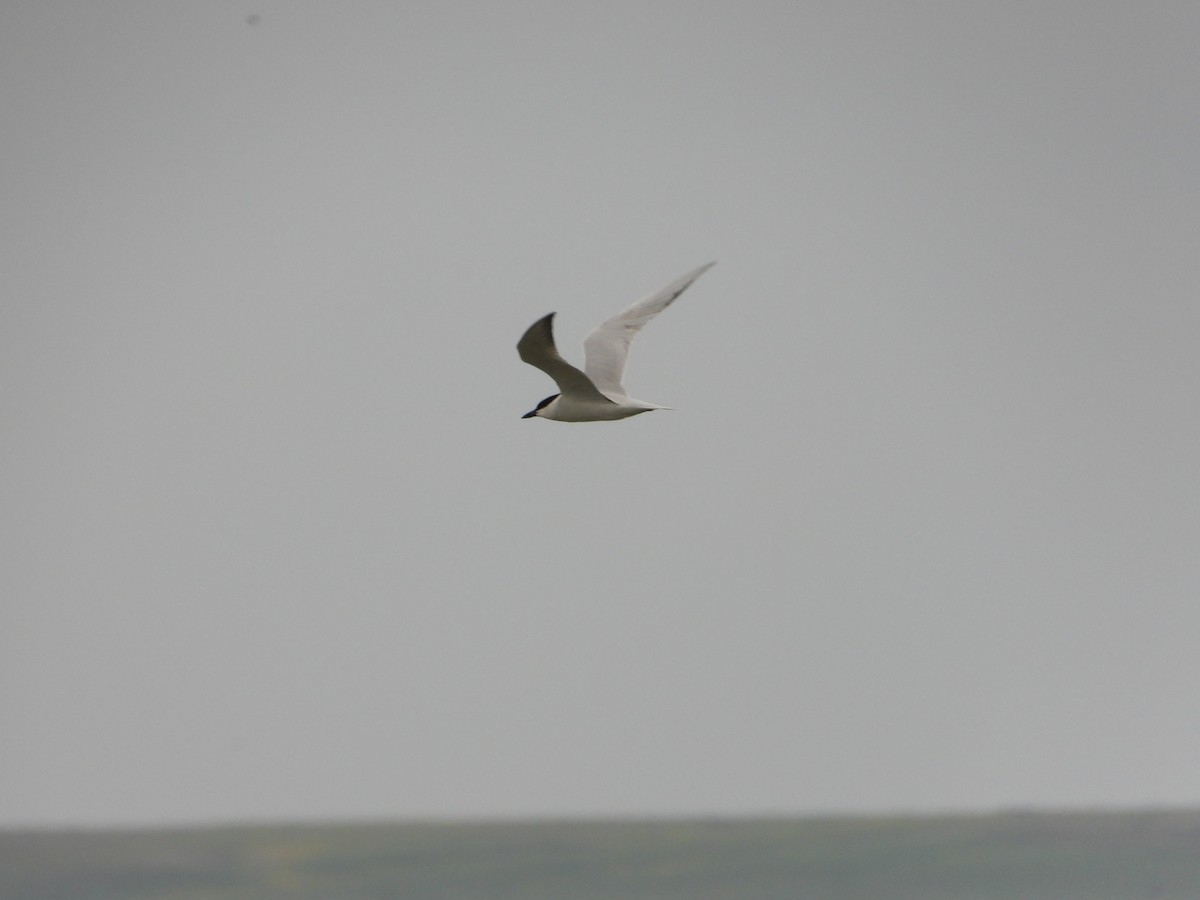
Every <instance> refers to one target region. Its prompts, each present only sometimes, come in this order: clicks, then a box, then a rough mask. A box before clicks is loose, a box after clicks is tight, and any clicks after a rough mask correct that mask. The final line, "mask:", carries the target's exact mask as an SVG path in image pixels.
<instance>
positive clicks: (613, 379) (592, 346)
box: [583, 262, 716, 397]
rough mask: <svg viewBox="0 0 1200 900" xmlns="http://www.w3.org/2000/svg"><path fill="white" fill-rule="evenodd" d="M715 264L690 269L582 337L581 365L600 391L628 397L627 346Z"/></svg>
mask: <svg viewBox="0 0 1200 900" xmlns="http://www.w3.org/2000/svg"><path fill="white" fill-rule="evenodd" d="M715 265H716V263H715V262H710V263H706V264H704V265H703V266H700V267H699V268H698V269H692V271H690V272H688V273H687V274H686V275H684V276H682V277H681V278H677V279H676V280H675V281H672V282H671V283H670V284H668V285H667V286H666V287H665V288H663V289H662V290H661V291H655V292H654V293H653V294H651V295H650V296H649V297H645V298H644V299H642V300H639V301H638V302H637V303H635V304H633V306H630V307H629V308H628V309H624V310H622V311H621V312H619V313H617V314H616V315H615V316H613V317H612V318H611V319H609V320H608V321H606V322H604V323H603V324H601V325H600V326H599V327H598V328H596V330H595V331H593V332H592V333H591V334H589V335H588V336H587V337H586V338H584V340H583V352H584V366H583V368H584V371H585V372H586V373H587V377H588V378H590V379H591V380H592V383H593V384H594V385H595V386H596V387H597V388H598V389H599V390H600V391H601V392H603V393H605V394H608V395H610V396H618V397H625V396H628V394H627V392H626V391H625V387H624V386H623V385H622V384H621V378H622V376H623V375H624V373H625V361H626V360H627V359H628V358H629V345H630V344H632V343H633V339H634V338H635V337H637V333H638V332H639V331H641V330H642V327H643V326H644V325H645V324H646V323H647V322H649V321H650V320H651V319H653V318H654V317H655V316H657V315H658V314H659V313H660V312H662V311H663V310H664V309H666V308H667V307H668V306H670V305H671V304H672V303H673V302H674V301H675V298H676V297H678V296H679V295H680V294H682V293H683V292H684V291H686V290H687V289H688V288H689V287H691V284H692V282H693V281H695V280H696V279H697V278H699V277H700V276H701V275H703V274H704V273H705V272H707V271H708V270H709V269H711V268H712V267H713V266H715Z"/></svg>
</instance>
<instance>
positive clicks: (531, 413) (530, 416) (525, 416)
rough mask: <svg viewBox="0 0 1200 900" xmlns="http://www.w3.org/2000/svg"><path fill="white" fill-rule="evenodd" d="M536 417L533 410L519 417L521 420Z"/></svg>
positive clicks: (535, 412) (535, 411)
mask: <svg viewBox="0 0 1200 900" xmlns="http://www.w3.org/2000/svg"><path fill="white" fill-rule="evenodd" d="M536 415H537V410H536V409H535V410H533V411H532V412H527V413H525V415H523V416H521V418H522V419H532V418H533V417H534V416H536Z"/></svg>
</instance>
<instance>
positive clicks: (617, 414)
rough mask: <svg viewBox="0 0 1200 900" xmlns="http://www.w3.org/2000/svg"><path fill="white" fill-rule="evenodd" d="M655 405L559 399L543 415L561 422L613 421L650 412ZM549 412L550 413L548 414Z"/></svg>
mask: <svg viewBox="0 0 1200 900" xmlns="http://www.w3.org/2000/svg"><path fill="white" fill-rule="evenodd" d="M651 409H653V407H650V406H646V407H640V406H631V405H625V404H623V403H595V402H590V401H583V402H581V401H579V400H564V398H562V397H559V398H558V400H557V401H555V402H554V403H553V404H551V407H550V408H547V410H546V412H545V413H543V416H545V418H547V419H556V420H557V421H559V422H611V421H615V420H616V419H628V418H629V417H630V416H636V415H637V414H638V413H643V412H649V410H651ZM547 413H548V415H547Z"/></svg>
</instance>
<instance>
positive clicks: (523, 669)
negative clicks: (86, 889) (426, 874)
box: [0, 0, 1200, 825]
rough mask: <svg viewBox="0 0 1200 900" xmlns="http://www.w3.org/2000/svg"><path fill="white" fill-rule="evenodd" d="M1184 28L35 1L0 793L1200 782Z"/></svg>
mask: <svg viewBox="0 0 1200 900" xmlns="http://www.w3.org/2000/svg"><path fill="white" fill-rule="evenodd" d="M1197 35H1200V5H1197V4H1196V3H1194V2H1191V0H1184V2H1147V3H1127V2H1099V0H1081V2H1049V3H1013V2H994V3H988V2H979V3H960V2H897V3H892V2H869V3H868V2H857V3H856V2H847V0H829V2H806V3H800V2H757V3H740V2H715V0H714V2H699V0H697V2H682V0H657V2H646V0H630V2H623V0H614V2H605V3H592V4H580V3H562V2H559V0H526V2H522V0H517V2H506V3H491V2H440V0H438V2H433V0H431V2H366V0H363V2H344V0H338V2H332V0H329V2H312V0H307V2H305V0H286V2H285V0H264V2H257V3H247V2H232V0H221V2H183V0H176V2H170V0H144V2H122V0H113V2H84V0H80V2H62V0H36V2H35V0H26V2H19V0H7V2H5V3H4V4H3V6H0V121H2V122H3V130H2V131H0V190H2V198H3V201H2V203H0V229H2V233H0V310H2V319H0V404H2V406H0V417H2V422H0V425H2V427H0V453H2V459H0V528H2V529H3V540H2V543H0V554H2V558H0V595H2V599H0V723H2V727H0V824H4V825H29V824H79V823H82V824H113V823H120V824H128V823H157V822H183V821H208V820H226V819H238V820H241V819H255V820H257V819H273V818H294V817H303V818H320V817H336V818H347V817H364V816H370V817H378V816H382V817H415V816H529V815H593V814H600V815H610V814H635V815H636V814H655V815H672V814H708V813H715V814H742V813H763V812H782V813H806V812H818V811H874V810H934V809H988V808H993V807H998V806H1000V807H1004V806H1038V807H1057V806H1096V805H1147V804H1194V803H1200V766H1198V765H1197V760H1198V759H1200V700H1198V699H1197V696H1198V695H1197V687H1198V686H1200V652H1197V635H1198V634H1200V604H1198V602H1197V601H1198V599H1200V411H1198V404H1197V398H1196V394H1197V390H1196V388H1197V381H1198V379H1200V359H1198V357H1200V354H1198V352H1197V336H1198V333H1200V313H1198V305H1197V282H1198V278H1200V228H1198V226H1200V166H1198V162H1197V161H1198V160H1200V115H1197V109H1198V105H1197V104H1198V101H1200V96H1198V91H1197V85H1200V54H1198V53H1197V52H1196V39H1197ZM710 259H717V260H719V265H718V266H717V267H716V268H715V269H713V270H712V271H711V272H709V273H708V274H706V275H705V276H704V277H703V278H702V279H701V280H700V281H699V282H697V283H696V284H695V286H694V287H692V289H691V290H690V291H689V292H688V293H687V294H686V295H685V297H684V298H683V299H682V300H681V301H680V302H679V303H677V304H676V305H674V306H673V307H672V308H671V309H670V310H669V311H668V312H667V313H666V314H664V315H663V316H662V318H660V319H658V320H657V321H655V322H654V323H653V324H652V325H651V326H650V327H648V328H647V329H646V331H645V332H644V333H643V335H642V337H641V338H639V341H638V343H637V345H635V347H634V352H633V355H632V358H631V364H630V369H629V372H628V378H627V384H628V385H629V386H630V388H631V390H632V391H633V393H634V395H635V396H638V397H641V398H644V399H646V400H649V401H652V402H656V403H662V404H666V405H669V406H674V407H678V408H679V410H678V411H676V412H663V413H655V414H652V415H646V416H640V417H637V418H635V419H631V420H626V421H623V422H617V423H599V424H586V425H566V424H560V423H554V422H545V421H541V420H530V421H522V420H521V419H520V418H519V416H520V415H521V414H522V413H524V412H526V411H527V410H529V409H531V408H532V407H533V405H534V404H535V403H536V402H537V401H538V400H539V399H541V398H542V397H544V396H546V395H547V394H549V393H551V392H552V390H553V386H552V384H551V383H550V381H549V380H548V379H547V378H546V377H545V376H544V375H543V374H542V373H540V372H538V371H536V370H534V369H532V368H530V367H528V366H525V365H523V364H521V362H520V361H519V360H518V359H517V356H516V352H515V350H514V344H515V342H516V340H517V338H518V337H519V336H520V334H521V332H522V331H523V329H525V328H526V327H527V326H528V325H529V324H530V323H531V322H533V321H534V320H535V319H536V318H538V317H539V316H541V315H544V314H545V313H546V312H549V311H551V310H558V311H559V313H560V315H559V317H558V322H557V328H558V334H559V339H560V344H561V346H562V348H563V350H564V353H565V354H566V355H567V356H568V357H569V358H573V359H576V360H578V359H580V358H581V352H580V350H579V340H580V339H581V338H582V336H583V335H584V334H585V333H586V332H587V331H588V330H589V329H590V328H591V327H592V326H594V325H595V324H596V323H598V322H599V321H600V320H601V319H602V318H604V317H606V316H607V315H609V314H611V313H612V312H615V311H616V310H617V309H618V308H620V307H622V306H624V305H626V304H628V303H630V302H632V301H634V300H636V299H638V298H639V297H641V296H643V295H645V294H647V293H649V292H650V291H653V290H656V289H657V288H659V287H661V286H662V285H664V284H666V283H667V282H669V281H671V280H672V279H674V278H675V277H677V276H678V275H680V274H682V273H683V272H685V271H687V270H688V269H690V268H692V267H694V266H697V265H699V264H701V263H703V262H706V261H708V260H710Z"/></svg>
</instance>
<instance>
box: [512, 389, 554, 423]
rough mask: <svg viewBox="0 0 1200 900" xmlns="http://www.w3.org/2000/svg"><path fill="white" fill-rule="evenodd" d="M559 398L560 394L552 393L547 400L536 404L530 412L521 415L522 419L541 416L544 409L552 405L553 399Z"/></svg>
mask: <svg viewBox="0 0 1200 900" xmlns="http://www.w3.org/2000/svg"><path fill="white" fill-rule="evenodd" d="M557 398H558V394H551V395H550V396H549V397H547V398H546V399H545V400H543V401H542V402H541V403H539V404H538V405H537V406H535V407H534V408H533V409H531V410H530V411H529V412H527V413H525V415H523V416H521V418H522V419H533V418H540V417H541V415H542V410H543V409H545V408H546V407H547V406H549V405H550V401H551V400H555V399H557Z"/></svg>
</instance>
